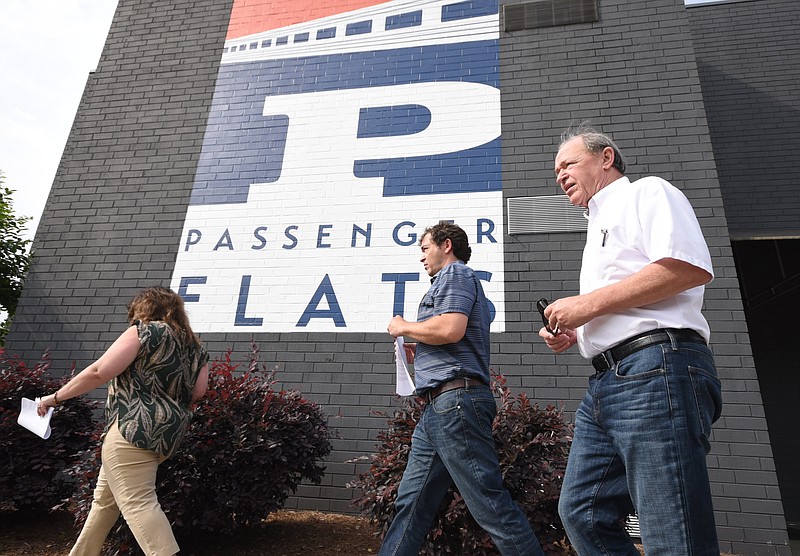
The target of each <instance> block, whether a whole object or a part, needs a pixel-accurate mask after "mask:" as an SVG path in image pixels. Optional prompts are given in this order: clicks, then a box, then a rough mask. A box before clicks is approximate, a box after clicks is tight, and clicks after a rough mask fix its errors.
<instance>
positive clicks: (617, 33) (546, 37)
mask: <svg viewBox="0 0 800 556" xmlns="http://www.w3.org/2000/svg"><path fill="white" fill-rule="evenodd" d="M510 3H511V2H503V4H510ZM514 3H517V2H514ZM751 4H752V5H753V6H757V5H758V4H760V2H754V3H751ZM598 5H599V11H600V21H598V22H597V23H594V24H579V25H570V26H561V27H553V28H549V29H535V30H524V31H514V32H510V33H503V34H502V35H501V45H502V46H501V88H502V95H503V163H504V166H503V169H504V176H503V191H504V195H505V196H506V197H524V196H539V195H555V194H557V193H558V192H559V189H558V188H557V186H556V184H555V182H554V178H553V170H552V168H553V156H554V152H555V150H556V148H557V144H558V135H559V133H560V131H561V130H562V129H563V128H565V127H567V126H568V125H570V124H571V123H577V122H580V121H583V120H590V121H591V122H592V123H593V124H595V125H596V126H598V127H600V128H601V129H602V130H603V131H606V132H608V133H610V134H611V135H612V136H613V137H614V138H615V139H616V141H617V142H618V143H619V145H620V148H621V149H622V150H623V153H624V154H625V155H626V157H627V158H628V161H629V166H628V174H629V175H630V176H631V177H632V178H635V177H638V176H645V175H659V176H661V177H664V178H665V179H667V180H669V181H671V182H672V183H673V184H675V185H676V186H677V187H679V188H680V189H681V190H683V191H684V193H685V194H686V195H687V197H688V198H689V200H690V201H691V202H692V205H693V206H694V208H695V210H696V212H697V214H698V217H699V220H700V224H701V226H702V227H703V231H704V234H705V236H706V239H707V241H708V244H709V247H710V249H711V253H712V257H713V260H714V269H715V274H716V279H715V280H714V282H712V284H711V285H710V286H708V287H707V291H706V303H705V315H706V317H707V318H708V320H709V322H710V324H711V329H712V348H713V350H714V353H715V356H716V359H717V363H718V367H719V373H720V377H721V378H722V380H723V388H724V396H725V402H726V405H725V409H724V412H723V416H722V418H721V419H720V421H718V422H717V424H716V425H715V428H714V434H713V441H714V442H713V448H712V452H711V455H710V456H709V459H708V462H709V467H710V475H711V479H712V489H713V493H714V497H715V498H714V501H715V509H716V514H717V524H718V528H719V535H720V540H721V544H722V546H721V547H722V548H723V550H727V551H733V552H736V553H741V554H755V553H759V554H766V553H769V554H773V553H774V554H788V553H789V552H788V547H787V546H786V543H787V536H786V524H785V521H784V520H783V516H782V512H781V503H780V493H779V489H778V487H777V479H776V476H775V473H774V466H773V462H772V455H771V450H770V447H769V440H768V435H767V425H766V420H765V418H764V413H763V407H762V404H761V397H760V394H759V385H758V380H757V376H756V372H755V368H754V363H753V359H752V356H751V352H750V347H749V338H748V334H747V325H746V322H745V318H744V313H743V309H742V302H741V297H740V293H739V285H738V281H737V278H736V269H735V266H734V262H733V257H732V252H731V247H730V238H729V233H728V229H727V223H726V213H725V210H724V207H723V202H722V192H721V190H720V182H719V179H718V176H717V168H716V166H715V160H714V151H713V149H712V144H711V137H710V135H709V129H708V123H707V119H706V105H705V102H704V98H703V95H702V91H701V87H700V79H699V75H698V68H697V63H696V61H695V50H694V47H693V42H692V36H691V34H690V33H689V32H688V29H689V22H688V16H687V11H688V10H686V9H685V8H684V6H683V3H682V2H676V1H672V0H661V1H651V2H623V1H620V2H613V1H600V2H599V3H598ZM706 9H707V10H712V9H714V8H712V7H709V8H706ZM726 187H727V185H726ZM583 241H584V234H575V233H573V234H563V233H561V234H539V235H531V236H517V237H515V241H510V242H507V248H506V249H507V254H506V263H507V272H509V265H513V268H515V269H518V271H517V272H516V273H514V274H512V273H510V272H509V274H508V275H507V279H508V280H509V281H512V282H513V281H514V280H517V281H518V283H517V284H510V285H509V286H508V287H507V291H509V292H513V295H515V296H517V297H515V298H514V301H515V302H518V303H515V304H514V305H513V309H512V310H516V311H518V313H516V315H518V316H516V317H515V318H511V319H510V320H511V321H514V322H517V325H516V329H515V331H517V332H520V333H521V339H522V341H523V342H524V341H530V338H531V337H532V335H533V328H538V324H536V321H535V320H534V321H533V324H531V320H532V314H533V313H534V312H535V305H534V304H535V302H536V300H537V299H538V298H539V297H542V296H544V297H548V298H557V297H560V296H563V295H569V294H573V293H575V292H576V291H577V288H578V285H577V278H578V269H579V266H580V256H581V250H582V248H583ZM526 266H527V268H526ZM511 295H512V294H511V293H509V294H508V296H511ZM509 300H510V297H509ZM519 339H520V338H513V337H509V338H506V336H505V335H504V336H502V337H500V338H498V340H497V341H496V349H497V350H498V351H499V352H500V353H504V352H505V351H507V350H508V349H509V347H507V345H506V342H512V343H513V342H516V341H518V340H519ZM521 363H522V365H520V366H519V367H516V366H512V367H506V368H505V369H504V370H505V371H509V372H512V373H517V372H519V373H520V374H521V375H524V374H525V367H526V366H527V365H530V367H528V372H530V373H531V376H529V377H525V378H523V379H522V383H523V384H524V385H525V386H526V387H530V388H531V389H532V390H533V396H534V398H535V399H537V400H539V401H540V402H542V401H544V400H547V399H550V400H556V401H557V400H563V401H564V402H565V406H566V407H567V408H568V409H574V408H575V407H576V405H577V403H578V401H579V400H580V397H581V395H582V393H583V392H584V389H585V383H586V378H587V377H588V374H589V373H590V368H589V366H588V365H587V364H586V362H584V361H583V360H581V358H580V357H579V356H578V355H577V354H570V355H566V354H564V355H560V356H557V357H556V356H552V355H548V353H547V351H546V349H545V348H544V346H543V345H541V344H539V343H532V344H531V346H530V353H529V354H526V355H523V360H522V362H521ZM537 377H538V378H537ZM766 508H771V511H769V510H768V511H764V510H765V509H766Z"/></svg>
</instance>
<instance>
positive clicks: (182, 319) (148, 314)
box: [128, 286, 201, 346]
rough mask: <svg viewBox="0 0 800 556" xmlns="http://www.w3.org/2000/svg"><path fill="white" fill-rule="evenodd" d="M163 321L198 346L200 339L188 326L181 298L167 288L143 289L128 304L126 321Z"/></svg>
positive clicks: (187, 318)
mask: <svg viewBox="0 0 800 556" xmlns="http://www.w3.org/2000/svg"><path fill="white" fill-rule="evenodd" d="M134 320H140V321H142V322H151V321H163V322H165V323H167V324H168V325H169V327H170V328H172V329H173V330H174V331H176V332H183V333H184V334H186V338H187V339H189V340H190V341H192V342H194V343H195V344H196V345H198V346H199V345H200V343H201V342H200V338H198V337H197V335H196V334H195V333H194V331H193V330H192V327H191V326H189V317H188V316H187V315H186V309H185V308H184V306H183V298H182V297H181V296H179V295H178V294H177V293H175V292H174V291H172V290H171V289H169V288H164V287H162V286H153V287H151V288H145V289H143V290H142V291H140V292H139V293H137V294H136V296H135V297H134V298H133V299H132V300H131V302H130V303H128V321H130V322H133V321H134Z"/></svg>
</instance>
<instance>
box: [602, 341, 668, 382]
mask: <svg viewBox="0 0 800 556" xmlns="http://www.w3.org/2000/svg"><path fill="white" fill-rule="evenodd" d="M665 372H666V371H665V369H664V352H663V351H662V350H661V349H660V346H653V347H649V348H645V349H643V350H641V351H639V352H637V353H634V354H632V355H629V356H628V357H626V358H625V359H623V360H622V361H618V362H617V363H616V364H615V365H614V374H615V375H616V377H617V378H619V379H620V380H647V379H649V378H653V377H656V376H660V375H663V374H664V373H665Z"/></svg>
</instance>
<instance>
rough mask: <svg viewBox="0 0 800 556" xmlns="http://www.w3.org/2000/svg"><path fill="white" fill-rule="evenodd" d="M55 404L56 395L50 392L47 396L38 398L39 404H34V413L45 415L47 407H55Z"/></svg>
mask: <svg viewBox="0 0 800 556" xmlns="http://www.w3.org/2000/svg"><path fill="white" fill-rule="evenodd" d="M56 405H58V404H56V395H55V394H50V395H49V396H45V397H43V398H39V404H38V405H37V406H36V413H38V414H39V417H44V416H45V415H47V409H48V408H50V407H55V406H56Z"/></svg>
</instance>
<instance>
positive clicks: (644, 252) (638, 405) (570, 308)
mask: <svg viewBox="0 0 800 556" xmlns="http://www.w3.org/2000/svg"><path fill="white" fill-rule="evenodd" d="M555 173H556V181H557V182H558V184H559V185H560V186H561V188H562V189H563V190H564V192H565V193H566V194H567V196H568V197H569V199H570V202H571V203H572V204H573V205H576V206H582V207H586V209H587V217H588V220H589V226H588V230H587V238H586V246H585V248H584V252H583V261H582V266H581V275H580V295H576V296H572V297H565V298H562V299H558V300H556V301H555V302H553V303H551V304H550V305H549V306H548V307H547V308H546V309H545V311H544V316H545V318H546V319H547V321H548V325H547V326H545V327H543V328H542V329H541V330H540V331H539V336H541V337H542V338H543V339H544V341H545V342H546V343H547V345H548V347H549V348H550V349H551V350H553V351H554V352H556V353H561V352H563V351H565V350H567V349H569V348H570V347H572V346H573V345H575V344H578V347H579V349H580V352H581V354H582V355H583V356H584V357H586V358H587V359H591V361H592V365H593V367H594V369H595V374H594V375H593V376H592V377H591V378H590V380H589V389H588V391H587V393H586V396H585V397H584V399H583V401H582V402H581V404H580V407H579V408H578V410H577V412H576V414H575V433H574V439H573V443H572V448H571V450H570V455H569V462H568V464H567V471H566V475H565V478H564V485H563V487H562V490H561V499H560V503H559V513H560V515H561V518H562V520H563V522H564V526H565V528H566V530H567V534H568V535H569V538H570V541H571V543H572V544H573V546H574V547H575V549H576V550H577V551H578V553H579V554H581V555H594V554H613V555H630V556H638V554H639V552H638V551H637V550H636V548H635V547H634V545H633V543H632V542H631V540H630V538H629V536H628V534H627V533H626V531H625V529H624V519H625V516H626V515H627V514H628V513H630V511H631V510H635V511H636V513H637V514H638V516H639V525H640V528H641V534H642V543H643V545H644V550H645V553H646V554H647V555H648V556H657V555H662V556H667V555H668V556H679V555H690V554H691V555H692V556H701V555H714V556H718V555H719V546H718V542H717V536H716V527H715V524H714V512H713V508H712V505H711V490H710V486H709V481H708V471H707V468H706V455H707V453H708V450H709V448H710V445H709V440H708V437H709V434H710V431H711V424H712V423H713V422H714V421H716V420H717V418H718V417H719V415H720V410H721V406H722V399H721V398H722V396H721V388H720V382H719V379H718V378H717V373H716V368H715V365H714V359H713V357H712V355H711V351H710V350H709V348H708V346H707V343H708V339H709V327H708V323H707V322H706V320H705V318H704V317H703V315H702V314H701V307H702V304H703V293H704V285H705V284H707V283H708V282H710V281H711V279H712V278H713V269H712V266H711V257H710V255H709V252H708V247H707V245H706V242H705V240H704V238H703V234H702V232H701V230H700V226H699V224H698V222H697V218H696V216H695V214H694V211H693V210H692V207H691V205H690V204H689V201H688V200H687V199H686V197H685V196H684V195H683V193H681V192H680V191H679V190H678V189H676V188H675V187H674V186H672V185H671V184H669V183H668V182H666V181H664V180H662V179H660V178H657V177H645V178H642V179H639V180H636V181H634V182H631V181H630V180H629V179H628V178H627V177H625V175H624V173H625V162H624V160H623V158H622V155H621V154H620V151H619V149H618V148H617V146H616V145H615V144H614V142H613V141H612V140H611V139H610V138H609V137H608V136H606V135H604V134H602V133H599V132H597V131H595V130H593V129H591V128H589V127H586V126H581V127H579V128H577V129H574V130H568V131H567V132H565V134H564V135H562V142H561V145H560V147H559V150H558V154H557V155H556V160H555Z"/></svg>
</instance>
